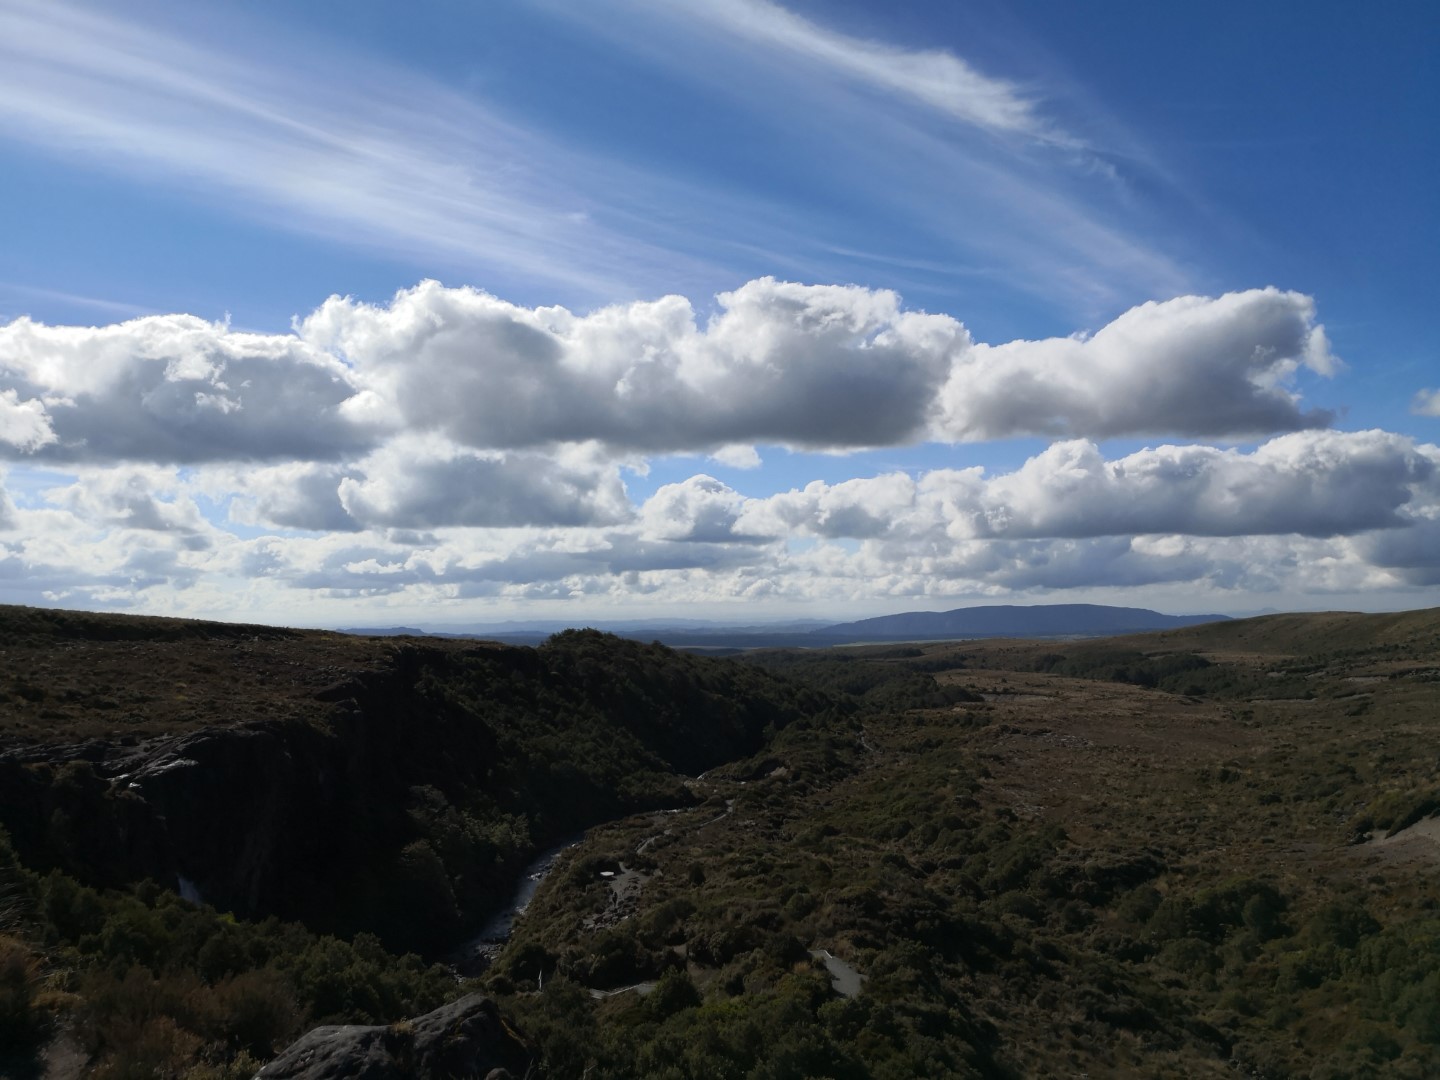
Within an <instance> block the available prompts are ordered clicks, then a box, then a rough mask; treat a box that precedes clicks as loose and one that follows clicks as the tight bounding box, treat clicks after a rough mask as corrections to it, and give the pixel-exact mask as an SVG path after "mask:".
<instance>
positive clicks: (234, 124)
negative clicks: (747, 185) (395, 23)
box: [0, 0, 704, 297]
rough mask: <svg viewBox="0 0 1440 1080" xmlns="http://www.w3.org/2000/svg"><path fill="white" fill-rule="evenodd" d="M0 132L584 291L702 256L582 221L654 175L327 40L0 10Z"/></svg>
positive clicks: (15, 5) (282, 216)
mask: <svg viewBox="0 0 1440 1080" xmlns="http://www.w3.org/2000/svg"><path fill="white" fill-rule="evenodd" d="M0 135H8V136H10V137H12V138H18V139H20V140H23V141H25V142H28V143H30V144H32V145H38V146H40V147H42V148H44V149H46V150H48V151H51V152H55V153H59V154H62V155H65V156H68V157H73V158H79V159H81V160H83V161H84V162H86V163H87V164H89V165H92V166H93V165H99V166H101V167H104V168H109V169H112V170H115V171H118V172H123V173H128V174H131V175H138V176H141V177H144V178H146V179H157V180H159V181H160V182H161V183H163V184H165V185H166V186H167V187H172V188H173V187H182V188H190V189H192V190H198V191H200V192H202V193H203V194H204V195H205V196H207V197H210V198H211V199H213V200H223V201H224V202H225V203H227V204H228V208H230V209H234V208H235V206H236V203H237V199H238V203H239V206H240V207H241V208H243V209H244V210H246V211H247V212H249V213H252V214H254V213H259V214H262V215H264V216H266V217H269V218H274V219H277V220H278V221H279V222H280V223H282V224H283V225H285V226H287V227H290V228H295V229H299V230H301V231H306V232H314V233H322V234H328V235H330V236H332V237H335V238H339V239H341V240H343V241H345V242H347V243H356V242H358V243H361V244H364V245H368V246H372V247H375V248H379V249H382V250H385V251H388V252H392V253H399V254H401V255H403V256H406V257H412V258H419V259H423V260H435V259H440V260H442V261H443V262H444V263H446V264H448V265H455V266H459V267H461V268H464V269H468V270H470V271H472V272H476V273H480V274H482V275H483V274H484V272H485V271H486V270H489V271H492V272H495V273H500V272H503V273H504V275H505V276H506V278H507V279H508V280H512V281H514V280H517V279H518V280H525V279H529V280H531V281H542V282H549V283H554V282H559V283H562V284H564V285H568V286H570V287H572V288H574V289H579V290H581V292H582V294H586V295H590V296H592V297H607V296H610V295H613V294H614V292H615V291H616V290H617V289H620V290H622V291H623V290H624V289H625V288H626V287H627V286H633V283H634V282H638V281H647V280H649V279H650V278H651V277H652V276H654V275H655V274H656V273H657V270H656V268H657V267H659V266H666V267H668V268H670V270H671V271H672V272H674V271H675V270H676V268H677V267H678V268H681V269H685V268H687V267H688V269H689V270H690V271H692V272H693V271H694V269H695V267H696V266H698V265H700V264H701V263H703V261H704V260H703V259H701V258H698V257H691V256H687V255H684V254H681V253H679V252H677V251H676V250H674V247H673V246H669V247H667V246H664V245H657V244H655V243H652V242H651V241H650V240H648V239H646V238H645V237H641V236H636V235H634V234H633V232H631V231H628V230H626V229H623V228H613V227H610V226H607V225H605V224H603V223H601V222H599V221H598V220H597V219H598V218H600V217H603V216H604V215H605V213H613V214H615V215H616V216H617V217H619V216H623V215H624V213H625V212H626V200H627V199H628V198H631V197H633V198H634V199H636V200H639V201H640V202H642V203H643V201H644V200H646V199H650V200H652V201H653V200H654V198H655V188H656V187H657V186H659V187H663V186H666V184H665V182H664V181H661V180H659V179H656V178H646V177H637V176H636V175H634V174H631V173H628V172H627V171H626V170H624V169H623V168H620V167H618V166H611V165H610V164H608V163H606V162H603V161H597V160H594V159H590V158H587V157H585V156H584V155H581V154H578V153H575V152H572V151H571V150H569V149H567V148H566V147H564V146H562V145H559V144H556V143H554V142H552V141H550V140H547V139H546V138H545V137H543V136H541V135H537V134H536V133H534V132H531V131H527V130H524V129H522V128H520V127H518V126H516V125H514V124H511V123H509V122H507V121H506V120H505V119H504V118H503V117H501V116H499V115H498V114H496V113H495V112H494V111H493V110H490V109H487V108H486V107H485V106H484V105H482V104H481V103H478V102H477V101H475V100H473V99H471V98H469V97H466V96H463V95H462V94H460V93H457V92H454V91H452V90H450V89H448V88H446V87H444V86H442V85H441V84H439V83H436V82H434V81H431V80H428V79H426V78H425V77H423V76H420V75H417V74H413V73H411V72H408V71H405V70H402V69H395V68H388V67H386V66H385V65H384V64H382V63H380V62H378V61H377V60H375V59H374V58H373V57H367V58H363V60H362V59H361V58H357V57H353V56H346V55H344V54H343V53H340V52H336V53H334V54H331V55H323V54H322V55H316V54H307V55H306V56H305V57H304V62H303V63H298V62H294V61H287V60H286V59H285V58H284V57H282V56H280V55H278V54H276V55H266V54H264V53H256V52H255V51H253V50H251V51H249V52H248V53H247V52H246V51H245V50H244V49H236V50H228V49H221V48H219V47H215V46H212V45H209V44H207V43H205V42H201V41H198V40H195V39H193V38H187V37H183V36H180V35H177V34H175V33H171V32H169V31H168V30H166V29H162V28H160V27H159V26H158V25H157V24H154V23H142V22H139V21H129V20H127V19H125V18H124V17H122V16H121V15H118V14H116V10H115V9H108V10H104V11H102V10H95V9H89V8H85V7H82V6H76V5H69V4H65V3H59V2H56V3H49V2H46V3H40V2H31V0H10V2H7V3H6V4H5V6H4V7H3V8H0ZM576 177H584V178H586V182H585V184H584V186H581V185H579V184H577V183H575V182H573V178H576ZM607 178H608V179H607ZM619 193H626V194H625V195H624V196H623V197H622V196H621V195H620V194H619ZM675 201H677V202H678V201H680V200H679V199H678V198H676V199H675ZM652 231H658V230H652Z"/></svg>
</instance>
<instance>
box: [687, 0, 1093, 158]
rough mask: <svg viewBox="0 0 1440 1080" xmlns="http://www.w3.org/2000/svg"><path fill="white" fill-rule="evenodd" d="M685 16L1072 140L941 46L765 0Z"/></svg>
mask: <svg viewBox="0 0 1440 1080" xmlns="http://www.w3.org/2000/svg"><path fill="white" fill-rule="evenodd" d="M684 11H685V13H686V14H687V15H689V16H690V17H691V18H695V19H702V20H704V21H706V22H708V23H709V24H710V25H712V26H714V27H716V28H718V29H721V30H724V31H725V32H727V33H729V34H732V35H734V36H736V37H740V38H744V39H746V40H748V41H751V42H754V43H756V44H759V45H762V46H765V47H767V48H771V49H774V50H776V51H778V52H780V53H783V54H786V55H788V56H790V57H793V58H798V59H800V60H802V61H808V62H811V63H814V64H817V65H819V66H821V67H823V68H826V69H829V70H830V71H831V72H833V73H835V74H836V75H839V76H842V77H844V78H847V79H851V80H853V81H856V82H859V83H862V84H865V85H868V86H870V87H873V88H876V89H879V90H882V91H884V92H886V93H890V94H895V95H897V96H899V97H902V98H906V99H909V100H911V101H914V102H919V103H920V104H922V105H925V106H927V107H929V108H931V109H934V110H936V111H938V112H940V113H943V114H945V115H947V116H950V117H953V118H954V119H957V120H961V121H964V122H965V123H967V124H972V125H974V126H975V127H978V128H983V129H985V130H988V131H992V132H1003V133H1007V134H1018V135H1026V136H1030V137H1032V138H1038V139H1042V140H1045V141H1054V142H1061V143H1066V144H1069V143H1073V142H1074V140H1072V139H1071V138H1070V137H1069V136H1067V135H1064V134H1063V133H1062V132H1060V131H1059V130H1058V129H1057V128H1056V127H1055V126H1054V125H1053V124H1052V123H1050V122H1049V121H1047V120H1046V119H1044V118H1043V116H1042V115H1041V113H1040V112H1039V110H1038V109H1037V108H1036V103H1035V101H1034V99H1033V97H1032V96H1030V95H1027V94H1026V93H1025V92H1024V91H1023V90H1022V89H1021V88H1020V87H1019V86H1017V85H1016V84H1015V83H1013V82H1010V81H1008V80H1005V79H999V78H995V77H992V76H988V75H984V74H982V73H981V72H980V71H978V70H976V68H975V67H974V66H973V65H971V64H970V63H968V62H967V61H965V60H964V59H962V58H961V57H958V56H956V55H955V54H954V53H952V52H949V51H948V50H945V49H906V48H902V47H900V46H896V45H891V44H888V43H886V42H882V41H871V40H867V39H865V38H860V37H854V36H852V35H849V34H845V33H841V32H840V31H837V30H832V29H830V28H828V27H825V26H821V25H820V24H818V23H815V22H812V21H811V20H809V19H806V18H804V17H803V16H800V15H797V14H795V13H794V12H792V11H789V10H788V9H786V8H783V7H781V6H780V5H779V4H774V3H771V2H770V0H698V2H694V3H690V4H687V5H685V7H684Z"/></svg>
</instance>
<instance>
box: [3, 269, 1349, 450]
mask: <svg viewBox="0 0 1440 1080" xmlns="http://www.w3.org/2000/svg"><path fill="white" fill-rule="evenodd" d="M716 304H717V310H716V311H715V313H714V314H713V315H711V316H710V317H709V318H708V319H706V320H704V321H703V323H702V321H701V320H700V318H699V317H698V316H697V313H696V311H695V309H694V307H693V305H692V304H691V302H690V301H689V300H687V299H686V298H684V297H681V296H667V297H664V298H662V299H659V300H656V301H649V302H637V303H632V304H628V305H621V306H614V307H607V308H602V309H600V310H598V311H595V312H592V313H590V314H587V315H577V314H575V313H573V312H571V311H569V310H567V309H565V308H562V307H540V308H525V307H520V306H517V305H514V304H511V303H508V302H506V301H504V300H501V299H499V298H497V297H494V296H491V295H489V294H488V293H484V292H480V291H477V290H474V289H465V288H459V289H456V288H446V287H444V286H442V285H440V284H439V283H437V282H433V281H432V282H425V283H422V284H421V285H419V286H417V287H415V288H413V289H409V290H406V291H403V292H401V293H399V294H397V295H396V297H395V298H394V299H393V300H392V301H391V302H390V303H389V304H387V305H383V306H382V305H369V304H363V303H358V302H356V301H354V300H352V299H349V298H342V297H331V298H330V299H329V300H327V301H326V302H325V303H324V304H322V305H321V306H320V307H319V308H318V309H317V310H316V311H314V312H313V313H311V314H310V315H309V316H307V317H306V318H304V319H303V320H300V321H299V322H298V323H297V326H296V331H295V332H294V333H291V334H272V335H263V334H248V333H238V332H235V331H232V330H231V329H230V328H229V327H227V326H225V325H224V324H221V323H210V322H206V321H204V320H201V319H197V318H194V317H193V316H185V315H171V316H155V317H148V318H141V319H134V320H131V321H129V322H123V323H117V324H113V325H110V326H104V327H98V328H81V327H51V326H43V325H40V324H38V323H34V322H32V321H31V320H29V319H23V318H22V319H19V320H16V321H14V322H12V323H10V324H8V325H7V326H4V327H0V447H4V448H6V449H8V451H9V453H10V454H11V456H12V457H19V458H27V459H32V460H43V461H55V462H80V461H91V462H100V461H155V462H167V461H168V462H177V463H200V462H210V461H246V460H272V461H278V460H305V461H333V460H337V459H340V458H344V457H346V456H347V455H349V456H354V455H357V454H360V453H363V452H367V451H372V450H376V449H378V448H379V447H381V446H382V445H384V444H385V443H386V442H387V440H389V439H391V438H393V437H396V436H398V435H401V434H404V433H424V434H433V435H439V436H442V437H443V438H445V439H447V440H449V441H450V442H452V443H453V444H455V445H456V446H459V447H467V448H470V449H473V450H494V451H514V450H528V449H535V448H545V447H555V446H558V445H562V444H584V443H593V444H596V445H598V446H600V447H603V448H604V449H605V451H606V452H608V453H610V454H616V455H622V454H626V453H637V452H638V453H645V454H656V453H662V454H663V453H691V452H702V453H717V452H721V451H723V450H724V448H726V447H734V446H736V445H737V444H738V445H740V446H745V445H753V444H755V443H769V444H774V445H780V446H785V447H791V448H796V449H807V450H854V449H860V448H866V447H880V446H904V445H913V444H915V443H919V442H922V441H927V440H934V441H941V442H968V441H978V440H986V439H1003V438H1011V437H1015V436H1024V435H1042V436H1058V437H1078V438H1107V437H1113V436H1119V435H1137V436H1147V435H1155V434H1157V433H1158V434H1165V433H1177V434H1181V435H1186V436H1194V437H1236V436H1253V435H1256V434H1264V433H1271V432H1278V431H1294V430H1301V429H1305V428H1314V427H1323V426H1326V425H1328V424H1329V423H1330V422H1331V420H1332V419H1333V417H1332V416H1331V415H1330V414H1329V413H1325V412H1323V411H1316V410H1310V411H1304V410H1302V408H1301V406H1300V402H1299V397H1298V395H1297V394H1295V393H1294V392H1293V391H1292V390H1290V389H1288V386H1289V382H1290V380H1291V377H1292V376H1293V375H1294V374H1295V372H1296V371H1297V370H1298V369H1300V368H1302V367H1304V368H1308V369H1310V370H1311V371H1314V372H1316V373H1319V374H1322V375H1323V374H1329V373H1331V372H1332V371H1333V370H1334V368H1335V365H1336V363H1337V362H1336V361H1335V359H1334V358H1333V357H1332V356H1331V355H1330V353H1329V350H1328V347H1327V345H1326V340H1325V335H1324V330H1323V328H1322V327H1321V326H1319V325H1318V324H1317V323H1316V322H1315V311H1314V305H1313V303H1312V302H1311V301H1310V299H1309V298H1308V297H1305V296H1302V295H1300V294H1297V293H1287V292H1280V291H1279V290H1276V289H1257V290H1251V291H1249V292H1242V293H1230V294H1226V295H1225V296H1222V297H1219V298H1218V299H1211V298H1205V297H1183V298H1180V299H1176V300H1171V301H1168V302H1166V303H1155V304H1145V305H1142V306H1141V307H1138V308H1134V309H1132V310H1131V311H1128V312H1126V313H1125V314H1123V315H1121V316H1120V317H1119V318H1117V319H1115V320H1114V321H1113V322H1111V323H1110V324H1109V325H1107V326H1105V327H1103V328H1102V329H1100V330H1099V331H1097V332H1096V333H1094V334H1093V335H1090V336H1078V335H1077V336H1075V337H1070V338H1052V339H1048V340H1042V341H1014V342H1009V343H1007V344H1002V345H986V344H980V343H974V342H972V340H971V337H970V334H969V332H968V331H967V330H966V329H965V327H964V325H963V324H962V323H961V322H960V321H959V320H957V319H956V318H954V317H953V316H950V315H943V314H926V313H924V312H918V311H909V310H906V309H905V308H904V307H903V306H902V304H901V301H900V298H899V296H898V295H897V294H895V293H893V292H890V291H886V290H872V289H864V288H860V287H857V286H837V285H798V284H794V283H790V282H781V281H776V280H775V279H773V278H760V279H757V280H755V281H751V282H749V283H747V284H746V285H743V286H742V287H740V288H739V289H736V290H734V291H733V292H728V293H722V294H720V295H719V296H718V297H717V298H716ZM729 452H730V453H734V451H733V450H731V451H729Z"/></svg>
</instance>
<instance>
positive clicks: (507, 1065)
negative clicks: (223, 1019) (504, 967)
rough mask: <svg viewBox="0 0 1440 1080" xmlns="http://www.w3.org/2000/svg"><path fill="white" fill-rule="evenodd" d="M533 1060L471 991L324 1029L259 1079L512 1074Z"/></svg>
mask: <svg viewBox="0 0 1440 1080" xmlns="http://www.w3.org/2000/svg"><path fill="white" fill-rule="evenodd" d="M533 1060H534V1058H533V1055H532V1054H531V1052H530V1049H529V1047H528V1046H527V1045H526V1044H525V1042H524V1040H523V1039H522V1038H521V1037H520V1035H519V1034H518V1033H517V1032H515V1031H514V1030H513V1029H512V1028H511V1027H510V1025H509V1024H507V1023H506V1022H505V1019H504V1017H502V1016H501V1015H500V1010H499V1008H497V1007H496V1005H495V1003H494V1002H493V1001H491V1000H490V999H489V998H487V997H484V996H483V995H480V994H471V995H469V996H468V997H463V998H461V999H460V1000H459V1001H452V1002H451V1003H450V1004H448V1005H442V1006H441V1007H440V1008H438V1009H436V1010H435V1011H434V1012H428V1013H426V1014H425V1015H424V1016H420V1017H416V1018H415V1019H414V1020H408V1021H402V1022H401V1023H398V1024H388V1025H376V1026H373V1027H369V1026H364V1025H360V1024H331V1025H327V1026H325V1027H317V1028H315V1029H314V1030H313V1031H310V1032H309V1033H308V1034H306V1035H304V1036H302V1037H301V1038H300V1039H299V1040H298V1041H297V1042H295V1043H294V1044H293V1045H292V1046H291V1047H290V1048H289V1049H288V1050H286V1051H285V1052H284V1053H283V1054H281V1055H280V1056H279V1057H278V1058H276V1059H275V1060H274V1061H272V1062H271V1063H270V1064H269V1065H266V1066H265V1068H263V1069H261V1070H260V1072H259V1073H258V1074H257V1075H256V1080H332V1078H333V1080H341V1078H346V1080H448V1078H450V1077H462V1076H464V1077H485V1080H511V1078H513V1077H522V1076H526V1075H528V1073H529V1070H530V1069H531V1066H532V1063H533Z"/></svg>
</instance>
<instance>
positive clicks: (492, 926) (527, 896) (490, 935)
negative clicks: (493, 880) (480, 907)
mask: <svg viewBox="0 0 1440 1080" xmlns="http://www.w3.org/2000/svg"><path fill="white" fill-rule="evenodd" d="M583 839H584V834H583V833H581V834H578V835H576V836H572V837H570V838H569V839H568V840H565V841H563V842H562V843H559V844H556V845H555V846H554V847H550V848H546V849H545V850H544V851H542V852H541V853H540V854H539V855H537V856H535V858H534V859H532V860H531V861H530V863H529V865H527V866H526V867H525V869H524V870H522V871H521V872H520V877H519V879H518V880H517V882H516V884H515V892H514V893H513V894H512V895H511V897H510V902H509V903H508V904H507V905H506V906H505V907H504V908H502V909H501V910H500V911H498V912H497V913H496V914H495V915H493V916H491V918H490V921H489V922H487V923H486V924H485V925H484V926H482V927H481V928H480V932H479V933H478V934H476V935H475V936H474V937H472V938H470V939H469V940H468V941H466V942H465V943H464V944H462V945H460V946H459V947H458V948H457V949H455V951H454V952H452V953H451V954H450V955H449V956H448V957H447V958H446V962H447V963H448V964H449V965H450V966H451V967H453V968H454V969H455V971H456V972H457V973H458V974H460V975H478V974H480V973H481V972H482V971H484V970H485V969H486V968H487V967H489V966H490V962H491V961H492V960H494V959H495V957H496V956H498V955H499V953H500V950H501V949H503V948H504V947H505V943H506V942H507V941H509V940H510V933H511V931H512V930H514V929H515V920H516V919H518V918H519V917H520V916H521V915H524V914H525V909H526V908H528V907H529V906H530V901H531V900H533V899H534V898H535V892H536V890H538V889H539V888H540V883H541V882H542V881H544V880H545V878H546V877H547V876H548V875H549V873H550V871H551V870H553V869H554V868H555V860H556V859H558V858H559V857H560V853H561V852H562V851H565V850H567V849H568V848H572V847H574V846H575V845H577V844H578V843H580V841H581V840H583Z"/></svg>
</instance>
